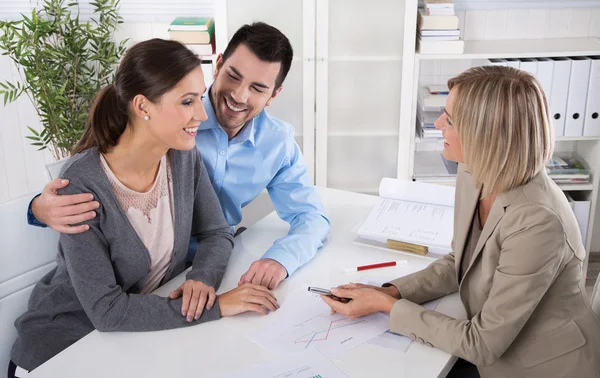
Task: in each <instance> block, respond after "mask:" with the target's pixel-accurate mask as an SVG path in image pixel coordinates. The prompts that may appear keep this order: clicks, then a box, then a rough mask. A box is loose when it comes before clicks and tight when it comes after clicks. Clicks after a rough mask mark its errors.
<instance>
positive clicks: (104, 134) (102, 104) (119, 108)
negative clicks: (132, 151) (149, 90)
mask: <svg viewBox="0 0 600 378" xmlns="http://www.w3.org/2000/svg"><path fill="white" fill-rule="evenodd" d="M127 121H128V115H127V107H126V106H125V105H124V102H123V101H122V100H121V99H120V97H119V93H118V91H117V88H116V87H115V86H114V84H110V85H108V86H106V87H104V88H102V90H100V92H99V93H98V95H96V98H95V99H94V103H93V104H92V106H91V107H90V112H89V115H88V121H87V125H86V128H85V132H84V133H83V136H82V137H81V139H80V140H79V142H77V144H76V145H75V147H74V148H73V151H72V152H71V153H72V154H73V155H75V154H76V153H79V152H82V151H84V150H87V149H88V148H90V147H97V148H98V150H99V151H100V152H102V153H105V152H106V151H107V150H108V149H109V148H110V147H112V146H115V145H116V144H117V141H118V140H119V137H120V136H121V134H123V131H125V126H126V125H127Z"/></svg>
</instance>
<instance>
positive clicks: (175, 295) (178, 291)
mask: <svg viewBox="0 0 600 378" xmlns="http://www.w3.org/2000/svg"><path fill="white" fill-rule="evenodd" d="M181 293H182V289H181V286H179V287H178V288H177V289H175V290H173V291H172V292H171V293H170V294H169V298H171V299H175V298H179V297H181Z"/></svg>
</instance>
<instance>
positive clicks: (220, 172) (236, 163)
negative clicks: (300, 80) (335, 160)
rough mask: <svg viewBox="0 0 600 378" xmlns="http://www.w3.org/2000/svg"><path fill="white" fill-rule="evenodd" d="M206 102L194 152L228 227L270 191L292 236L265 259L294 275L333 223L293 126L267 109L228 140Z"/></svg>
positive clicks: (284, 240) (280, 241) (309, 257)
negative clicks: (203, 166)
mask: <svg viewBox="0 0 600 378" xmlns="http://www.w3.org/2000/svg"><path fill="white" fill-rule="evenodd" d="M203 101H204V108H205V109H206V114H207V115H208V120H207V121H205V122H203V123H202V124H201V125H200V127H199V128H198V134H197V135H196V147H197V148H198V150H200V153H201V155H202V158H203V159H204V164H205V165H206V169H207V171H208V175H209V176H210V179H211V182H212V184H213V188H214V189H215V192H216V193H217V196H218V197H219V201H220V203H221V208H222V209H223V214H224V215H225V219H226V220H227V222H228V223H229V225H230V226H235V225H237V224H238V223H240V221H241V220H242V208H243V207H244V206H246V205H247V204H249V203H250V202H252V200H253V199H255V198H256V197H257V196H258V195H259V194H260V192H261V191H262V190H263V189H265V188H267V190H268V192H269V195H270V196H271V200H272V201H273V205H274V206H275V210H276V211H277V214H278V215H279V217H280V218H281V219H283V220H284V221H286V222H288V223H289V224H290V231H289V233H288V235H287V236H285V237H283V238H281V239H278V240H276V241H275V243H273V246H272V247H271V248H270V249H269V250H268V251H267V252H266V253H265V254H264V255H263V257H262V258H271V259H273V260H276V261H277V262H279V263H280V264H281V265H283V267H284V268H285V269H286V270H287V272H288V274H290V275H291V274H292V273H293V272H294V271H295V270H296V269H298V268H299V267H300V266H302V265H303V264H305V263H307V262H308V261H310V259H312V257H313V256H314V255H315V253H316V252H317V249H319V248H320V247H322V246H323V241H324V240H325V238H326V237H327V234H328V233H329V220H328V219H327V216H326V215H325V210H324V209H323V204H322V203H321V199H320V198H319V194H318V193H317V191H316V189H315V187H314V186H313V185H312V183H311V181H310V178H309V175H308V170H307V168H306V164H305V163H304V157H303V156H302V152H301V151H300V147H299V146H298V144H297V143H296V141H295V140H294V129H293V127H292V126H291V125H289V124H287V123H285V122H282V121H280V120H278V119H276V118H274V117H271V116H270V115H269V114H267V113H266V112H265V111H264V110H263V111H262V112H261V113H260V114H259V115H258V116H256V117H255V118H254V119H252V120H251V121H249V122H248V123H247V124H246V125H245V126H244V127H243V128H242V130H241V131H240V132H239V133H238V134H237V135H236V136H235V137H234V138H233V139H231V140H229V137H228V136H227V134H226V133H225V131H223V129H222V128H221V126H220V125H219V122H218V121H217V117H216V116H215V112H214V110H213V107H212V104H211V102H210V98H209V96H208V95H207V96H206V97H205V98H204V100H203Z"/></svg>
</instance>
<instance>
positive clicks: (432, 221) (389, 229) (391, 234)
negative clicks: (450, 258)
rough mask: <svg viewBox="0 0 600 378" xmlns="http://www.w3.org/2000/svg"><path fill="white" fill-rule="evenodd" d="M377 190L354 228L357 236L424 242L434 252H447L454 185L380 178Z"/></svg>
mask: <svg viewBox="0 0 600 378" xmlns="http://www.w3.org/2000/svg"><path fill="white" fill-rule="evenodd" d="M379 192H380V196H381V198H380V199H379V201H378V202H377V203H376V204H375V206H374V207H373V209H372V210H371V212H370V213H369V215H368V216H367V218H366V219H365V221H364V222H363V223H362V225H361V226H360V228H359V229H358V231H357V232H358V234H359V235H360V237H361V238H364V239H368V240H374V241H377V242H381V243H385V242H386V241H387V240H388V239H391V240H397V241H402V242H407V243H413V244H419V245H426V246H428V247H430V248H431V249H432V252H434V253H438V254H447V253H449V252H451V247H450V244H451V242H452V236H453V235H452V234H453V230H454V207H453V203H454V188H448V187H444V186H440V185H433V184H424V183H413V182H408V181H405V180H395V179H389V178H384V179H383V180H382V181H381V184H380V189H379ZM384 196H385V197H384Z"/></svg>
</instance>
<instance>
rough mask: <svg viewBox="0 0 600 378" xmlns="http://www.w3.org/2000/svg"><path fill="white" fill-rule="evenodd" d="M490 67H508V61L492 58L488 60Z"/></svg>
mask: <svg viewBox="0 0 600 378" xmlns="http://www.w3.org/2000/svg"><path fill="white" fill-rule="evenodd" d="M488 62H489V63H488V65H490V66H506V65H507V63H506V60H505V59H502V58H490V59H488Z"/></svg>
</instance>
